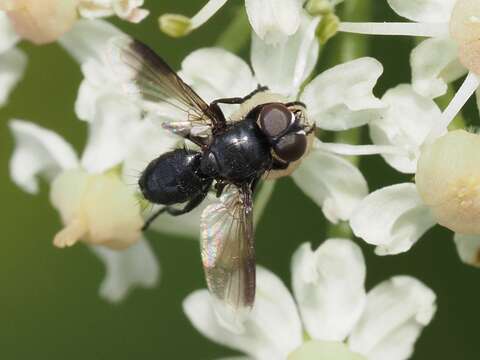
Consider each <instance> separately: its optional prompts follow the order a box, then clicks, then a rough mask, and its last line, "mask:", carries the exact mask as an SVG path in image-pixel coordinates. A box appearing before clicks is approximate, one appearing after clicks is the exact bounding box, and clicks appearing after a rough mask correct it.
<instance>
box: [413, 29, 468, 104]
mask: <svg viewBox="0 0 480 360" xmlns="http://www.w3.org/2000/svg"><path fill="white" fill-rule="evenodd" d="M410 64H411V66H412V85H413V88H414V89H415V91H416V92H418V93H419V94H420V95H423V96H426V97H429V98H432V99H433V98H436V97H438V96H441V95H444V94H445V93H446V92H447V88H448V83H449V82H452V81H455V80H457V79H459V78H460V77H462V76H463V75H465V74H466V73H467V70H466V69H465V67H464V66H463V65H462V64H460V61H459V60H458V46H457V44H456V42H455V41H453V40H452V39H450V38H432V39H427V40H425V41H422V42H421V43H420V44H419V45H418V46H417V47H416V48H415V49H413V51H412V54H411V57H410Z"/></svg>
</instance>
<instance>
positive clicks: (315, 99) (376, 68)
mask: <svg viewBox="0 0 480 360" xmlns="http://www.w3.org/2000/svg"><path fill="white" fill-rule="evenodd" d="M382 72H383V67H382V64H380V63H379V62H378V61H377V60H375V59H373V58H368V57H364V58H360V59H356V60H353V61H350V62H347V63H344V64H340V65H337V66H335V67H333V68H331V69H329V70H327V71H325V72H323V73H322V74H320V75H318V76H317V77H316V78H315V79H313V81H312V82H310V83H309V84H308V85H307V86H306V87H305V91H304V92H303V94H302V96H301V100H302V101H303V102H304V103H305V104H306V105H307V108H308V113H309V116H310V118H311V119H313V120H314V121H315V122H316V124H317V126H318V127H320V128H322V129H326V130H346V129H350V128H354V127H358V126H362V125H364V124H366V123H368V122H369V121H370V120H373V119H375V118H377V117H378V112H377V110H376V109H379V108H383V107H384V104H383V103H382V102H381V101H380V100H379V99H377V98H376V97H375V96H374V95H373V93H372V91H373V87H374V86H375V84H376V82H377V80H378V78H379V77H380V75H381V74H382Z"/></svg>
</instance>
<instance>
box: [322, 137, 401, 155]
mask: <svg viewBox="0 0 480 360" xmlns="http://www.w3.org/2000/svg"><path fill="white" fill-rule="evenodd" d="M315 147H316V148H317V149H320V150H325V151H329V152H332V153H335V154H338V155H347V156H352V155H378V154H385V155H407V152H406V151H405V150H403V149H400V148H398V147H396V146H389V145H350V144H339V143H325V142H321V141H317V142H316V143H315Z"/></svg>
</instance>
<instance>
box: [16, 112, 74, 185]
mask: <svg viewBox="0 0 480 360" xmlns="http://www.w3.org/2000/svg"><path fill="white" fill-rule="evenodd" d="M9 125H10V130H11V132H12V134H13V137H14V138H15V150H14V152H13V155H12V158H11V160H10V176H11V177H12V180H13V182H14V183H15V184H17V185H18V186H19V187H20V188H22V189H23V190H24V191H26V192H29V193H36V192H38V180H37V176H45V177H46V178H47V179H48V180H49V181H51V180H53V178H54V177H55V176H56V175H57V174H58V173H59V172H60V171H62V170H64V169H69V168H74V167H76V166H78V160H77V156H76V154H75V151H74V150H73V148H72V147H71V146H70V144H68V143H67V142H66V141H65V140H63V139H62V138H61V137H60V136H59V135H57V134H56V133H54V132H53V131H50V130H47V129H43V128H41V127H39V126H37V125H35V124H33V123H30V122H26V121H22V120H12V121H11V122H10V124H9Z"/></svg>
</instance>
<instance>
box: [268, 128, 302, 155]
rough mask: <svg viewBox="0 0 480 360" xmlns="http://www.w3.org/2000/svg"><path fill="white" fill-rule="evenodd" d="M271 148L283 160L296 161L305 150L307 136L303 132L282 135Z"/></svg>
mask: <svg viewBox="0 0 480 360" xmlns="http://www.w3.org/2000/svg"><path fill="white" fill-rule="evenodd" d="M273 150H274V151H275V154H277V156H278V157H279V158H280V159H282V160H283V161H286V162H293V161H296V160H298V159H300V158H301V157H302V156H303V155H304V154H305V151H307V136H306V135H305V134H304V133H293V134H287V135H285V136H282V137H281V138H280V140H279V141H278V142H277V143H276V144H275V145H274V147H273Z"/></svg>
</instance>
